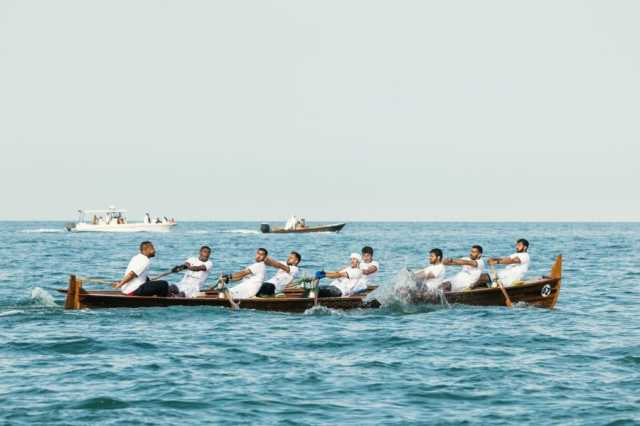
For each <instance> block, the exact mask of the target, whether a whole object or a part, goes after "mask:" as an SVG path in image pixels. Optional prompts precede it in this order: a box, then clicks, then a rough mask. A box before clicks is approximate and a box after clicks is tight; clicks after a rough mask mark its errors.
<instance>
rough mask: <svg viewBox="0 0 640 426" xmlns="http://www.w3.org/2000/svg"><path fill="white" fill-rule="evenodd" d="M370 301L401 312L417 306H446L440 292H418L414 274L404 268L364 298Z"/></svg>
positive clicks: (446, 303) (445, 301)
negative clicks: (375, 301)
mask: <svg viewBox="0 0 640 426" xmlns="http://www.w3.org/2000/svg"><path fill="white" fill-rule="evenodd" d="M417 295H419V297H417ZM372 300H377V301H378V302H380V304H381V305H382V306H383V307H384V308H391V309H399V310H401V311H403V312H407V311H414V310H415V306H418V305H420V306H429V307H431V308H433V306H440V305H445V306H448V302H447V300H446V298H445V297H444V294H443V293H442V290H430V291H428V292H424V291H419V290H418V282H417V281H416V276H415V274H414V273H413V272H411V271H409V270H408V269H406V268H403V269H401V270H400V272H399V273H398V274H397V275H396V276H395V277H394V278H393V279H392V280H391V281H389V282H387V283H384V284H382V285H380V286H379V287H378V288H377V289H375V290H374V291H372V292H371V293H369V294H368V295H367V297H366V298H365V301H366V302H370V301H372Z"/></svg>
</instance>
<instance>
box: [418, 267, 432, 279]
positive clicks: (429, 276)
mask: <svg viewBox="0 0 640 426" xmlns="http://www.w3.org/2000/svg"><path fill="white" fill-rule="evenodd" d="M435 277H436V276H435V275H433V272H432V271H429V272H427V273H426V274H425V273H424V269H423V270H422V271H419V272H416V279H418V280H430V279H432V278H435Z"/></svg>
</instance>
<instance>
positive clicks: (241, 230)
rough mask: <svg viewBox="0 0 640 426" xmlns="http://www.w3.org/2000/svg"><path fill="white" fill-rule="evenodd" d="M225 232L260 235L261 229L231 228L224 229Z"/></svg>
mask: <svg viewBox="0 0 640 426" xmlns="http://www.w3.org/2000/svg"><path fill="white" fill-rule="evenodd" d="M222 232H223V233H225V234H245V235H258V234H259V233H260V231H256V230H255V229H230V230H228V231H222Z"/></svg>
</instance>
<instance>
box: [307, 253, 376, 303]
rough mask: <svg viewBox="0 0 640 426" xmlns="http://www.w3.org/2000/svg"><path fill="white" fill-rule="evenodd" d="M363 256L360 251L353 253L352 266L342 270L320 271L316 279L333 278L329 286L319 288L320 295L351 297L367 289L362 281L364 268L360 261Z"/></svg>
mask: <svg viewBox="0 0 640 426" xmlns="http://www.w3.org/2000/svg"><path fill="white" fill-rule="evenodd" d="M361 262H362V257H360V255H359V254H358V253H351V266H349V267H347V268H344V269H343V270H341V271H336V272H325V271H318V272H316V274H315V278H316V279H318V280H319V279H322V278H325V277H326V278H333V279H334V281H332V282H331V283H330V284H329V285H328V286H323V287H319V288H318V296H319V297H349V296H351V295H353V294H357V293H360V292H362V291H365V290H366V289H367V284H366V283H363V281H362V269H360V263H361Z"/></svg>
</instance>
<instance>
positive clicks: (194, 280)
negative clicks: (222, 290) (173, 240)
mask: <svg viewBox="0 0 640 426" xmlns="http://www.w3.org/2000/svg"><path fill="white" fill-rule="evenodd" d="M210 256H211V247H209V246H202V247H200V253H198V257H196V256H193V257H190V258H188V259H187V260H186V262H185V263H184V264H183V265H178V266H176V267H174V268H173V269H172V270H171V271H172V272H180V271H184V270H186V272H185V273H184V276H183V277H182V281H180V282H179V283H178V284H177V285H178V291H179V292H180V293H182V294H184V297H188V298H191V297H197V296H198V294H199V293H200V289H201V288H202V285H203V284H204V283H205V282H206V281H207V278H209V273H210V272H211V268H213V262H211V261H210V260H209V257H210Z"/></svg>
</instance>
